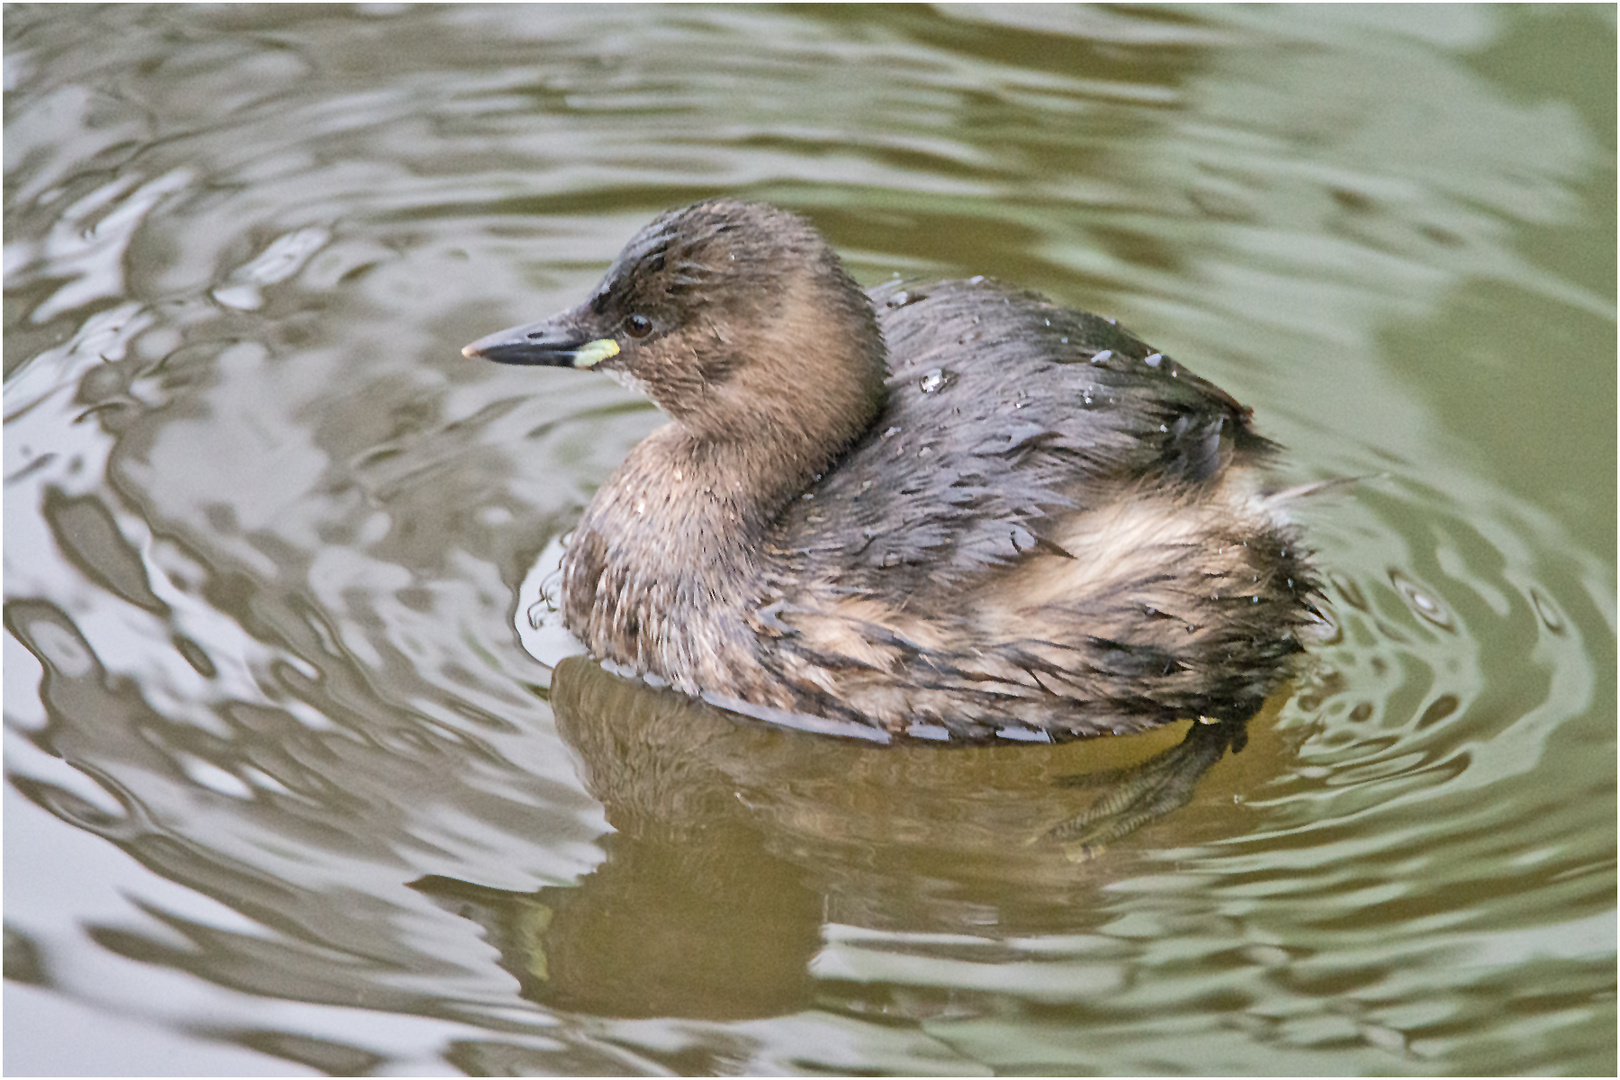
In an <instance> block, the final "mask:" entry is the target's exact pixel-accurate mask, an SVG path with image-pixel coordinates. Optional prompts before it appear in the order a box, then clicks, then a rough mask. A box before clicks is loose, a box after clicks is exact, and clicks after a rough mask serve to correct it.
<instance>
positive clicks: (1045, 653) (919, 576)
mask: <svg viewBox="0 0 1620 1080" xmlns="http://www.w3.org/2000/svg"><path fill="white" fill-rule="evenodd" d="M463 352H464V353H465V354H466V355H468V356H481V357H486V358H488V359H490V360H495V361H499V362H501V363H506V364H539V365H550V366H558V367H576V368H590V369H593V370H597V371H602V372H606V373H607V374H609V375H611V376H613V377H614V378H616V379H617V380H618V381H620V382H622V383H624V384H625V385H627V386H630V387H633V388H635V389H636V390H638V391H640V392H642V393H644V394H646V395H647V396H648V397H650V398H651V399H652V400H653V401H654V402H655V403H657V405H658V406H659V407H660V408H661V409H662V410H663V411H664V412H665V413H666V414H667V415H668V416H669V417H670V419H671V420H672V421H673V422H672V423H670V424H667V425H665V426H664V427H661V428H659V429H657V430H656V431H654V432H653V433H652V434H651V435H649V436H648V437H647V438H646V440H645V441H643V442H642V443H641V444H640V445H638V446H636V447H635V449H634V450H632V451H631V452H630V455H629V456H628V457H627V458H626V459H625V461H624V463H623V464H622V465H620V466H619V468H618V470H617V471H616V472H615V473H614V474H613V475H612V477H611V478H609V479H608V481H607V483H605V484H604V485H603V486H602V488H601V490H599V491H598V492H597V493H596V497H595V498H594V499H592V500H591V503H590V506H589V507H587V508H586V510H585V514H584V516H583V517H582V518H581V520H580V522H579V526H578V528H577V529H576V530H575V532H574V534H573V538H572V540H571V541H570V542H569V544H568V549H567V553H566V555H565V556H564V558H563V564H562V590H561V595H560V604H561V608H562V613H563V621H564V623H565V625H566V626H567V627H568V628H569V629H570V630H571V631H573V632H574V633H575V634H577V635H578V636H579V637H580V638H581V639H582V640H583V641H584V643H585V645H586V647H587V648H589V649H590V651H591V652H592V653H593V654H594V655H596V656H598V657H601V658H604V659H608V660H612V661H615V662H617V663H619V664H622V665H625V666H628V667H630V668H633V669H634V670H635V671H637V672H639V673H642V674H647V673H651V674H654V675H657V676H659V677H661V678H662V679H664V680H666V681H667V682H668V683H670V684H671V685H673V686H674V687H676V688H677V689H679V690H682V691H685V692H686V693H688V694H693V695H699V696H702V697H704V698H706V699H707V700H709V701H711V702H714V703H717V704H721V705H726V706H728V707H736V708H737V709H738V710H739V711H744V712H750V713H753V714H754V715H762V714H763V715H770V714H771V713H772V711H773V710H782V711H785V712H787V713H792V714H799V715H806V716H811V717H823V718H829V719H836V720H839V721H846V722H847V721H854V722H856V723H858V724H862V725H869V726H870V727H871V728H875V729H878V730H877V731H876V732H874V734H877V733H878V732H886V733H889V734H906V735H912V736H917V737H923V738H939V739H951V740H961V741H968V742H982V741H986V740H990V739H994V738H996V737H997V736H1003V737H1009V738H1031V737H1035V738H1041V737H1046V738H1053V739H1068V738H1075V737H1080V736H1088V735H1096V734H1102V733H1106V732H1115V733H1123V732H1129V731H1137V730H1141V729H1143V728H1147V727H1151V726H1153V725H1157V724H1161V723H1164V722H1166V721H1170V720H1175V719H1178V718H1189V717H1199V716H1202V717H1209V718H1214V719H1222V720H1241V719H1247V718H1248V716H1249V715H1251V714H1252V713H1253V712H1255V711H1256V710H1257V709H1258V708H1259V706H1260V704H1261V702H1262V701H1263V700H1264V698H1265V697H1266V695H1267V694H1268V693H1269V692H1271V691H1272V690H1274V689H1275V688H1276V687H1277V686H1278V685H1279V684H1280V683H1281V682H1282V681H1284V680H1285V679H1286V678H1287V677H1288V675H1289V672H1290V669H1291V661H1292V659H1293V657H1294V655H1295V654H1297V653H1299V652H1300V651H1301V649H1302V644H1301V639H1302V637H1304V636H1306V634H1307V631H1308V628H1309V627H1310V626H1312V625H1313V624H1315V623H1316V621H1317V614H1316V610H1315V601H1316V598H1317V594H1316V585H1315V580H1314V578H1313V575H1312V571H1311V566H1310V561H1309V558H1308V556H1307V553H1306V552H1305V550H1304V549H1303V548H1302V546H1301V544H1300V540H1299V536H1298V535H1297V533H1296V531H1295V529H1294V528H1293V527H1292V526H1291V525H1289V524H1288V523H1287V521H1286V520H1284V518H1283V517H1282V514H1281V511H1280V508H1279V506H1278V504H1279V502H1281V501H1283V499H1284V496H1279V495H1274V494H1271V495H1268V494H1266V493H1264V492H1263V491H1262V489H1261V488H1260V486H1259V475H1258V470H1259V467H1260V466H1261V465H1262V464H1263V463H1264V462H1265V460H1266V459H1267V458H1268V457H1269V456H1270V455H1271V453H1272V451H1273V450H1274V449H1275V447H1274V445H1273V444H1272V443H1270V442H1269V441H1267V440H1266V439H1264V438H1262V437H1261V436H1259V435H1257V434H1255V432H1254V431H1253V430H1252V429H1251V427H1250V423H1249V410H1248V409H1246V408H1244V407H1243V406H1242V405H1239V404H1238V403H1237V402H1236V401H1235V400H1233V399H1232V397H1231V396H1230V395H1228V394H1227V393H1226V392H1225V391H1223V390H1221V389H1220V388H1219V387H1217V386H1215V385H1214V384H1212V383H1210V382H1207V381H1205V380H1203V379H1200V378H1199V377H1198V376H1196V375H1194V374H1193V373H1192V372H1190V371H1188V370H1187V369H1186V368H1184V367H1182V366H1181V365H1180V364H1177V363H1175V362H1174V361H1172V360H1171V359H1170V358H1169V357H1167V356H1165V355H1163V354H1162V353H1159V352H1156V351H1154V350H1153V349H1151V348H1149V347H1148V346H1147V345H1144V344H1143V343H1142V342H1140V341H1138V340H1137V339H1136V338H1134V337H1132V336H1131V335H1130V334H1127V333H1125V332H1124V331H1122V330H1120V329H1119V328H1118V327H1117V326H1115V325H1114V324H1113V323H1112V322H1110V321H1108V320H1105V319H1102V318H1099V317H1097V316H1095V315H1087V314H1084V313H1082V312H1078V311H1072V310H1070V309H1067V308H1063V307H1059V306H1058V305H1056V304H1053V303H1051V302H1050V301H1048V300H1046V299H1045V298H1043V297H1041V296H1038V295H1036V294H1033V293H1029V292H1022V291H1016V290H1013V289H1009V288H1007V287H1005V286H1002V285H999V284H996V283H993V282H990V281H987V280H984V279H982V278H973V279H972V280H969V281H944V282H940V283H938V284H934V285H928V286H922V287H916V286H912V285H900V284H890V285H884V286H880V287H879V288H877V289H874V290H872V292H871V293H870V294H868V293H865V292H862V291H861V289H860V287H859V286H858V285H856V284H855V282H854V281H853V280H852V279H851V278H850V276H849V274H848V273H847V272H846V271H845V269H844V267H843V264H842V263H841V262H840V261H839V259H838V256H837V255H836V254H834V252H833V250H832V248H831V247H830V246H829V245H828V243H827V242H826V240H825V239H824V238H823V237H822V236H821V235H820V234H819V233H818V232H816V230H815V229H814V228H812V227H811V226H810V225H809V224H808V223H807V222H805V221H804V220H803V219H801V218H799V217H797V216H796V215H793V214H790V213H787V212H786V211H783V210H779V209H776V208H775V207H771V206H764V205H759V204H752V203H745V202H739V201H736V200H732V199H715V200H711V201H707V202H700V203H697V204H696V205H693V206H689V207H686V208H685V209H682V210H675V211H671V212H669V213H667V214H665V215H663V216H662V217H660V218H658V219H657V220H656V221H654V222H653V223H652V224H650V225H648V226H647V227H646V228H644V229H642V230H641V232H640V233H638V234H637V235H636V236H635V238H634V239H632V240H631V241H630V243H629V245H628V246H626V247H625V249H624V251H623V252H621V253H620V255H619V257H618V259H617V260H616V261H615V262H614V263H613V265H612V267H611V268H610V269H609V270H608V272H607V276H606V277H605V278H604V279H603V280H602V283H601V284H600V285H599V286H597V288H596V290H595V292H593V293H592V294H591V296H590V298H589V299H588V300H586V301H585V302H584V303H583V304H581V305H580V306H578V307H576V308H574V309H573V310H571V311H567V312H564V313H562V314H560V315H557V316H556V317H554V318H551V319H548V320H546V321H544V322H538V323H532V324H529V325H526V326H519V327H515V328H513V329H511V330H505V331H502V332H500V333H497V334H491V335H490V336H488V337H485V338H482V339H480V340H478V341H475V342H474V343H472V344H471V345H468V346H467V347H466V348H465V349H464V350H463Z"/></svg>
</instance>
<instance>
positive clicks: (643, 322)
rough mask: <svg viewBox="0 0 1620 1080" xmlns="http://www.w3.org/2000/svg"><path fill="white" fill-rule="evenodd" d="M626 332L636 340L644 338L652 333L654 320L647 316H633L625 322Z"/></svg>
mask: <svg viewBox="0 0 1620 1080" xmlns="http://www.w3.org/2000/svg"><path fill="white" fill-rule="evenodd" d="M624 332H625V333H627V334H629V335H630V336H631V337H634V338H643V337H646V336H647V335H648V334H650V333H652V320H651V319H649V318H647V316H645V315H632V316H630V317H629V318H628V319H626V320H624Z"/></svg>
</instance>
